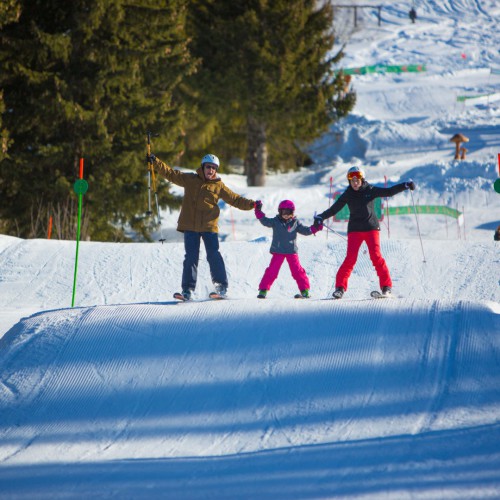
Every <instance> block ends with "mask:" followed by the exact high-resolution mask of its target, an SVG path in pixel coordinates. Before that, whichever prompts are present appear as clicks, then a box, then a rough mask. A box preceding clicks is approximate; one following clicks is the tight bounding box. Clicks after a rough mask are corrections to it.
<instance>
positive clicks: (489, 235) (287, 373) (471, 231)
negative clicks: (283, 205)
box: [0, 0, 500, 499]
mask: <svg viewBox="0 0 500 500" xmlns="http://www.w3.org/2000/svg"><path fill="white" fill-rule="evenodd" d="M346 3H350V2H347V1H344V2H343V4H346ZM354 3H355V2H352V4H354ZM357 3H358V4H359V2H357ZM361 3H362V4H363V5H367V4H373V5H378V4H379V2H378V1H377V2H372V1H369V0H364V1H363V2H361ZM416 9H417V14H418V19H417V22H416V23H415V24H411V22H410V21H409V19H408V10H409V3H408V2H398V1H395V2H390V3H389V5H384V6H383V9H382V24H381V26H380V27H379V26H377V19H376V14H377V9H375V8H374V9H373V10H371V9H360V11H361V12H360V13H359V21H358V27H357V29H356V30H349V27H348V23H347V21H346V27H345V28H344V30H343V32H342V33H343V36H346V40H347V44H346V49H345V50H346V58H345V59H344V61H343V65H344V66H345V67H360V66H365V65H374V64H381V65H384V64H387V65H388V64H425V65H426V67H427V71H426V72H423V73H406V74H399V75H395V74H371V75H363V76H355V77H354V78H353V83H354V88H355V90H356V91H357V93H358V104H357V106H356V109H355V112H354V113H353V115H352V116H350V117H349V118H348V119H346V120H342V121H341V122H340V123H338V124H336V125H334V126H332V129H331V131H330V132H329V133H328V134H326V135H325V136H324V137H322V138H321V140H319V141H317V142H316V143H315V144H313V145H311V148H310V151H311V155H312V157H313V158H314V159H315V160H316V163H315V165H313V166H312V167H311V168H307V169H302V170H300V171H298V172H295V173H289V174H286V175H270V176H269V177H268V182H267V185H266V187H265V188H255V187H252V188H249V187H247V186H246V181H245V178H244V177H243V176H241V175H237V174H230V175H229V174H228V175H223V178H224V181H225V182H226V184H227V185H228V186H229V187H231V188H232V189H233V190H235V191H236V192H239V193H241V194H243V195H245V196H248V197H250V198H253V199H262V200H263V202H264V211H265V212H266V213H267V214H268V215H274V214H275V213H276V209H277V204H278V203H279V201H280V200H282V199H284V198H287V199H292V200H293V201H294V202H295V204H296V206H297V215H298V217H299V218H301V220H302V221H303V222H305V223H312V216H313V214H314V212H316V211H318V212H319V211H323V210H324V209H325V208H326V207H328V206H329V204H330V200H329V195H330V192H331V191H338V190H343V189H345V187H346V185H347V184H346V181H345V172H346V170H347V169H348V168H349V167H350V166H351V165H353V164H356V165H360V166H363V168H364V169H365V170H366V175H367V178H368V180H369V181H370V182H372V183H375V184H379V185H383V184H384V182H385V179H386V178H387V181H388V182H389V184H392V183H395V182H401V181H404V180H406V179H408V178H413V179H414V180H415V182H416V184H417V190H416V191H415V192H414V193H413V194H412V193H410V192H405V193H402V194H400V195H397V196H396V197H393V198H391V199H390V200H389V206H412V205H413V204H417V205H420V204H433V205H444V206H447V207H450V208H455V209H458V210H459V211H460V212H463V214H462V217H461V218H460V219H459V220H456V219H453V218H451V217H446V216H444V215H435V214H419V215H418V216H415V214H410V215H404V216H391V217H390V218H389V220H388V219H387V218H386V219H384V221H383V222H382V231H381V240H382V251H383V254H384V256H385V258H386V260H387V263H388V265H389V268H390V270H391V274H392V278H393V281H394V294H395V298H393V299H390V300H373V299H370V297H369V293H370V291H371V290H374V289H377V288H378V281H377V277H376V274H375V271H374V269H373V267H372V265H371V262H370V260H369V258H368V255H367V254H366V253H364V252H361V253H360V256H359V260H358V263H357V266H356V268H355V270H354V272H353V274H352V276H351V279H350V282H349V290H348V291H347V293H346V295H345V298H344V299H342V300H341V301H333V300H324V299H326V298H327V297H329V296H330V295H331V292H332V287H333V282H334V278H335V274H336V271H337V269H338V267H339V265H340V263H341V262H342V260H343V258H344V256H345V239H344V238H345V235H346V224H345V223H343V222H340V223H339V222H333V221H331V220H329V221H328V225H329V226H330V228H332V229H334V230H335V232H331V231H330V232H327V231H326V230H325V231H323V232H322V233H319V234H318V235H317V236H311V237H302V236H299V242H298V244H299V256H300V259H301V262H302V264H303V266H304V267H305V269H306V270H307V272H308V274H309V277H310V280H311V291H312V294H313V298H312V299H309V300H294V299H293V295H294V294H295V293H296V292H297V287H296V284H295V282H294V281H293V279H292V278H291V276H290V272H289V270H288V269H287V268H286V267H283V269H282V271H281V274H280V276H279V277H278V279H277V281H276V282H275V284H274V286H273V288H272V290H271V292H270V293H269V295H268V298H267V299H266V300H258V299H257V298H256V293H257V288H258V284H259V281H260V278H261V276H262V274H263V272H264V269H265V268H266V267H267V265H268V263H269V259H270V255H269V247H270V242H271V234H270V230H269V229H267V228H264V227H263V226H261V225H260V224H259V222H257V221H256V219H255V218H254V215H253V213H252V212H243V211H238V210H236V209H231V208H229V207H228V206H223V207H222V216H221V219H220V235H221V252H222V254H223V256H224V259H225V262H226V266H227V269H228V274H229V279H230V289H229V293H230V300H226V301H209V300H206V297H207V294H208V292H209V291H211V289H212V283H211V281H210V273H209V269H208V264H207V262H206V259H205V253H204V250H202V255H201V260H200V268H199V283H198V287H197V290H196V292H197V300H196V301H194V302H191V303H185V304H183V303H178V302H176V301H174V300H173V299H172V298H171V297H172V294H173V292H175V291H179V289H180V277H181V272H182V261H183V257H184V249H183V244H182V238H181V236H180V235H179V233H176V231H175V226H176V220H177V217H178V213H177V212H175V211H168V210H165V212H164V214H163V215H164V219H163V224H162V231H161V234H160V233H159V234H158V235H157V237H158V238H159V237H160V236H163V237H165V238H166V242H165V243H164V244H160V243H159V242H155V243H151V244H146V243H132V244H117V243H98V242H81V243H80V248H79V262H78V277H77V286H76V296H75V298H76V301H75V307H71V299H72V286H73V276H74V274H73V273H74V266H75V250H76V243H75V241H54V240H50V241H48V240H21V239H18V238H13V237H9V236H1V235H0V305H1V309H0V337H1V338H0V498H2V499H4V498H6V499H7V498H9V499H10V498H12V499H14V498H30V499H32V498H37V499H38V498H40V499H49V498H50V499H53V498H112V497H113V498H131V499H133V498H172V499H205V498H214V499H234V498H248V499H254V498H259V499H267V498H269V499H270V498H273V499H277V498H279V499H303V498H315V499H318V498H363V499H364V498H367V499H368V498H370V499H372V498H380V499H409V498H411V499H430V498H432V499H447V498H460V499H465V498H467V499H470V498H477V499H484V498H500V370H499V368H500V257H499V243H498V242H495V241H494V240H493V232H494V230H495V229H496V227H497V226H498V225H499V224H500V194H498V193H496V192H495V191H494V189H493V182H494V181H495V180H496V179H497V178H498V177H499V176H500V175H499V166H498V164H497V155H498V153H500V120H499V116H500V113H499V110H500V107H499V101H498V100H495V99H491V100H488V99H486V100H485V98H481V99H479V100H478V101H473V100H472V101H469V102H468V103H467V105H464V104H463V103H459V102H457V100H456V97H457V96H458V95H468V96H474V95H478V96H479V95H485V94H495V93H498V91H499V90H500V76H499V75H498V74H495V72H494V71H493V72H492V71H491V69H493V70H495V69H496V70H498V69H500V53H499V50H498V48H499V47H500V31H499V30H498V29H497V23H498V20H499V19H500V4H499V3H498V2H496V1H495V0H489V1H488V0H475V1H473V0H425V1H421V2H417V3H416ZM339 15H340V14H339ZM342 15H346V14H345V13H344V14H342ZM347 17H348V16H347ZM349 19H350V18H349ZM347 35H349V36H348V37H347ZM456 132H462V133H463V134H465V135H466V136H468V137H469V139H470V141H469V142H468V143H467V144H466V147H467V149H468V150H469V151H468V152H467V158H466V160H463V161H454V159H453V156H454V145H453V144H452V143H450V142H449V139H450V138H451V136H452V135H453V134H454V133H456ZM330 180H331V181H330ZM330 182H331V183H332V186H331V185H330ZM90 189H92V186H90ZM176 192H179V193H181V191H180V190H176ZM84 203H85V198H84ZM285 266H286V264H285Z"/></svg>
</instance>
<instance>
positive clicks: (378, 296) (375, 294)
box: [370, 290, 392, 299]
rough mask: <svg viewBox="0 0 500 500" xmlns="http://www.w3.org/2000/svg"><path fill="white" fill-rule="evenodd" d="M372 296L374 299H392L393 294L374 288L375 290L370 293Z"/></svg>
mask: <svg viewBox="0 0 500 500" xmlns="http://www.w3.org/2000/svg"><path fill="white" fill-rule="evenodd" d="M370 297H372V298H374V299H391V298H392V295H391V294H389V295H384V294H383V293H382V292H379V291H378V290H373V292H371V293H370Z"/></svg>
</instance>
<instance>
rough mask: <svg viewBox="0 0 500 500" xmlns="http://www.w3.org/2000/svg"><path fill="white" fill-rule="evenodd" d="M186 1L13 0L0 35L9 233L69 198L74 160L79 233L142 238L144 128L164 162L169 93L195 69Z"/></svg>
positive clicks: (3, 209)
mask: <svg viewBox="0 0 500 500" xmlns="http://www.w3.org/2000/svg"><path fill="white" fill-rule="evenodd" d="M186 2H187V0H156V1H153V0H132V1H128V2H123V1H122V0H107V1H106V2H103V1H101V0H72V1H71V2H68V1H67V0H19V4H20V7H21V14H20V16H19V18H18V21H17V22H10V23H8V24H5V25H4V26H3V27H2V29H1V30H0V63H1V66H2V73H1V74H0V89H2V90H3V98H4V102H5V107H6V110H5V112H4V113H3V125H4V127H5V128H6V129H7V131H8V133H9V137H10V139H11V142H10V144H9V147H8V151H7V157H6V158H5V159H3V160H2V161H1V162H0V179H1V181H0V219H2V221H3V225H4V227H5V228H6V229H7V232H8V233H10V234H15V235H18V236H21V237H31V236H43V235H44V234H45V232H44V231H42V229H43V228H40V229H39V228H35V229H36V230H34V228H33V219H34V218H33V212H34V211H35V212H42V213H44V212H49V211H57V210H58V209H60V208H61V206H62V207H64V206H67V205H68V200H72V201H71V202H72V203H73V202H74V203H76V196H75V195H74V194H73V192H72V186H73V183H74V181H75V180H76V178H77V176H78V165H79V158H80V157H84V158H85V178H86V179H87V180H88V182H89V186H90V187H89V190H88V192H87V194H86V196H85V203H84V206H85V210H86V217H87V219H88V224H87V226H86V227H87V228H88V235H89V236H90V237H92V238H93V239H101V240H110V239H124V225H125V224H126V223H130V224H131V226H132V228H133V229H135V230H136V231H138V232H140V233H142V234H143V235H144V237H145V238H148V237H149V231H150V230H151V220H150V219H147V218H146V217H145V216H144V212H145V210H146V208H147V207H146V200H147V186H146V174H147V167H146V162H145V155H146V131H148V130H152V131H154V132H156V133H158V134H159V137H158V138H157V139H155V143H154V148H155V152H157V153H158V154H161V155H162V157H163V158H165V159H167V160H168V159H170V160H172V159H174V158H175V157H176V156H177V155H179V154H180V153H181V152H182V148H183V146H182V135H183V121H184V119H185V111H184V109H183V106H182V104H181V103H180V101H179V99H178V98H177V97H176V95H178V92H179V85H180V83H181V82H182V80H183V79H184V78H185V77H186V75H189V74H190V73H191V72H192V71H193V68H194V65H193V60H192V58H191V57H190V54H189V51H188V48H187V41H186V36H185V16H186ZM158 193H159V196H160V202H161V204H167V203H169V202H173V201H174V200H173V197H172V196H171V195H169V194H168V187H167V184H166V183H165V184H163V183H162V184H160V185H159V186H158ZM73 234H74V233H73ZM65 237H71V236H70V235H65ZM82 237H85V235H82Z"/></svg>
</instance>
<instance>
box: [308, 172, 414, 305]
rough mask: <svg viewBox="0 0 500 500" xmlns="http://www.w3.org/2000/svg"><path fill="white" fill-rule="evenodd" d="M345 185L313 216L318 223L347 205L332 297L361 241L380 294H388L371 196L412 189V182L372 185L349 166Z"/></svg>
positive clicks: (340, 286)
mask: <svg viewBox="0 0 500 500" xmlns="http://www.w3.org/2000/svg"><path fill="white" fill-rule="evenodd" d="M347 180H348V181H349V187H348V188H347V189H346V190H345V191H344V192H343V193H342V194H341V195H340V197H339V198H338V199H337V201H335V203H334V204H333V205H332V206H331V207H330V208H328V209H327V210H325V211H324V212H323V213H322V214H319V215H317V216H315V223H316V224H322V223H323V221H324V219H328V218H329V217H332V216H333V215H335V214H336V213H337V212H340V210H342V208H343V207H344V206H345V205H347V206H348V207H349V223H348V225H347V255H346V257H345V259H344V262H343V263H342V264H341V266H340V268H339V270H338V272H337V276H336V279H335V291H334V292H333V297H334V298H335V299H340V298H342V296H343V295H344V292H345V291H346V290H347V282H348V280H349V277H350V275H351V273H352V270H353V269H354V266H355V265H356V261H357V259H358V253H359V249H360V247H361V245H362V244H363V242H365V243H366V245H367V246H368V252H369V254H370V259H371V261H372V263H373V266H374V267H375V270H376V271H377V275H378V277H379V283H380V288H381V290H382V295H384V296H389V295H390V294H391V291H392V281H391V276H390V273H389V269H388V267H387V264H386V262H385V260H384V258H383V257H382V253H381V250H380V234H379V233H380V225H379V221H378V219H377V217H376V215H375V211H374V204H375V202H374V200H375V198H382V197H384V198H385V197H388V196H394V195H395V194H398V193H401V192H402V191H404V190H406V189H411V190H412V191H413V190H414V189H415V183H414V182H413V181H412V180H411V179H410V180H409V181H407V182H403V183H401V184H396V185H394V186H392V187H390V188H381V187H376V186H372V185H371V184H369V183H368V182H366V180H365V174H364V172H363V170H361V169H360V168H358V167H352V168H350V169H349V171H348V172H347Z"/></svg>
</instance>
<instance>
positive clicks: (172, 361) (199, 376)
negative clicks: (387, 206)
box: [0, 299, 500, 464]
mask: <svg viewBox="0 0 500 500" xmlns="http://www.w3.org/2000/svg"><path fill="white" fill-rule="evenodd" d="M255 300H256V299H255ZM340 302H341V301H331V302H330V301H327V302H323V301H319V300H318V301H310V302H306V301H293V300H291V301H290V304H279V303H278V304H276V303H272V302H267V303H262V302H259V307H258V309H257V308H256V307H252V308H247V309H242V307H241V304H240V303H239V301H225V302H221V303H206V304H205V305H204V306H203V314H201V313H200V311H201V308H199V307H198V308H191V307H176V306H175V305H173V304H172V305H170V304H167V305H161V304H160V305H157V304H150V305H134V304H130V305H121V306H120V305H118V306H99V307H92V308H82V309H76V310H74V309H73V310H71V309H70V310H68V309H62V310H56V311H53V312H50V313H45V314H40V315H35V316H34V317H32V318H29V319H26V320H24V321H23V322H22V323H21V324H20V325H18V326H16V328H15V329H14V330H13V331H11V332H9V334H7V336H6V337H5V338H4V339H3V343H4V344H5V343H11V342H14V344H16V343H20V342H21V343H22V344H23V349H20V348H19V345H17V346H16V348H14V349H12V350H9V351H7V352H4V356H3V358H2V366H3V376H2V380H3V385H4V387H9V392H10V397H9V398H8V399H5V398H3V399H2V406H3V409H2V415H3V417H2V422H1V427H0V440H1V442H2V443H3V446H2V448H1V455H0V460H1V461H2V462H4V463H6V462H8V463H9V464H16V463H17V464H22V463H26V462H30V463H36V462H39V461H43V460H44V459H45V457H46V456H47V453H48V454H49V455H50V456H52V457H53V460H55V461H61V462H65V461H69V460H70V459H73V460H74V459H76V460H77V461H82V460H83V461H88V460H94V459H96V458H99V459H101V460H102V459H109V460H116V459H131V458H134V459H137V458H151V457H156V458H168V457H186V456H194V455H197V453H198V452H197V450H199V448H200V447H201V448H203V449H205V451H206V452H207V453H208V454H210V453H209V451H210V450H213V451H214V452H215V450H216V452H215V454H217V455H220V454H224V455H225V454H235V453H241V452H256V451H262V450H266V449H267V450H269V449H279V448H286V447H288V446H292V447H293V446H298V445H300V446H304V445H309V444H318V443H323V444H326V443H330V444H331V443H338V442H343V441H353V440H363V439H374V438H375V437H378V438H382V437H389V436H400V435H408V434H410V435H414V434H422V433H427V432H431V431H437V430H442V426H443V425H446V428H447V429H448V430H450V429H459V428H464V427H474V426H478V425H488V424H492V423H495V422H496V419H497V417H496V416H497V415H498V411H499V410H500V408H499V407H498V406H499V403H498V401H500V399H499V392H500V389H498V387H499V386H498V379H497V378H495V379H494V380H493V379H488V378H487V377H483V376H482V374H483V373H484V374H487V373H492V372H493V370H494V366H495V364H496V362H497V361H498V359H499V357H500V342H499V340H498V336H494V335H492V332H495V331H499V329H500V320H499V319H500V318H499V316H498V314H497V313H494V312H493V311H492V310H491V308H489V307H488V306H487V305H483V304H480V303H474V302H462V303H461V305H460V307H459V308H458V309H457V308H456V307H455V304H454V303H450V302H448V301H433V300H428V301H426V300H411V299H394V300H389V301H371V302H367V303H366V305H365V306H363V308H362V309H360V305H359V302H345V303H340ZM173 310H175V318H174V319H173V318H172V312H173ZM271 311H272V314H273V316H272V319H269V313H270V312H271ZM353 315H355V317H356V321H353V320H352V318H353ZM221 316H222V317H223V322H221V321H220V317H221ZM263 317H267V318H268V319H267V320H266V321H267V325H268V327H267V328H266V330H265V332H260V333H259V334H258V335H255V334H254V332H259V327H260V325H262V321H263V320H262V318H263ZM311 318H314V322H315V329H314V330H311V329H308V328H307V322H308V321H310V319H311ZM242 322H244V323H245V325H246V328H245V330H243V331H239V327H238V325H239V324H241V323H242ZM65 325H67V326H65ZM102 325H107V326H106V328H103V327H102ZM471 325H473V326H471ZM38 332H43V335H41V334H40V333H38ZM62 332H64V334H62ZM377 332H379V333H377ZM17 339H22V340H20V341H18V340H17ZM188 359H189V363H186V362H187V360H188ZM228 374H230V375H229V376H228ZM492 396H493V397H492ZM42 400H43V401H44V404H43V405H41V404H40V402H41V401H42ZM488 401H491V402H492V404H491V405H490V406H488V404H487V402H488ZM495 401H496V403H493V402H495ZM478 403H480V404H478ZM462 413H463V415H462ZM249 415H254V416H257V418H255V419H252V420H248V416H249ZM55 416H57V418H55ZM450 421H452V422H453V425H451V426H450V425H449V423H450ZM181 422H182V424H181ZM362 422H366V425H362V424H360V423H362ZM111 424H112V425H111ZM96 428H97V429H99V432H98V433H95V429H96ZM29 429H36V430H32V431H31V432H30V431H29ZM23 436H27V438H24V437H23ZM214 438H215V440H216V443H218V446H217V447H214V443H213V439H214ZM138 443H140V446H139V445H138ZM159 444H160V445H159Z"/></svg>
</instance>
